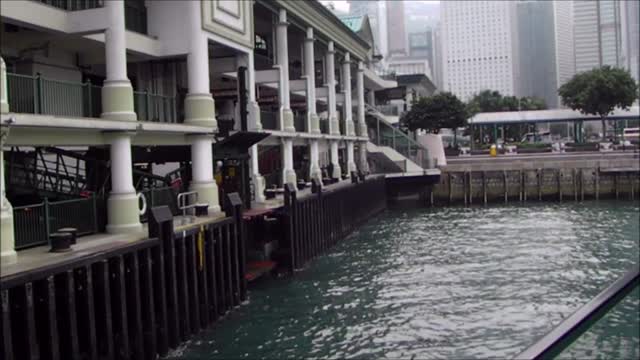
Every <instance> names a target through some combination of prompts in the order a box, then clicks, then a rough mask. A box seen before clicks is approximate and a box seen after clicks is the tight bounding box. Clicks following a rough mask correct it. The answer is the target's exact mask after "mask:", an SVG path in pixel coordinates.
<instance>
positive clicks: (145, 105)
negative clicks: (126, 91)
mask: <svg viewBox="0 0 640 360" xmlns="http://www.w3.org/2000/svg"><path fill="white" fill-rule="evenodd" d="M133 107H134V109H135V112H136V113H137V114H138V120H141V121H152V122H162V123H177V122H178V116H177V114H176V98H175V97H173V96H164V95H156V94H151V93H149V92H146V91H134V92H133Z"/></svg>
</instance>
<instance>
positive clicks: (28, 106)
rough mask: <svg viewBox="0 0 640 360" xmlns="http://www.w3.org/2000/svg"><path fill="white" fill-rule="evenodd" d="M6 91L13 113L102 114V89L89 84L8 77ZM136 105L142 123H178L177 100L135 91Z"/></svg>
mask: <svg viewBox="0 0 640 360" xmlns="http://www.w3.org/2000/svg"><path fill="white" fill-rule="evenodd" d="M7 87H8V95H9V108H10V109H11V111H12V112H16V113H28V114H47V115H58V116H74V117H92V118H97V117H100V114H101V113H102V87H100V86H97V85H93V84H91V83H90V82H85V83H76V82H70V81H61V80H52V79H47V78H44V77H42V76H40V75H36V76H30V75H22V74H12V73H7ZM133 102H134V110H135V112H136V113H137V114H138V119H139V120H141V121H154V122H164V123H176V122H179V120H178V117H177V114H176V99H175V97H174V96H165V95H158V94H152V93H149V92H147V91H134V96H133Z"/></svg>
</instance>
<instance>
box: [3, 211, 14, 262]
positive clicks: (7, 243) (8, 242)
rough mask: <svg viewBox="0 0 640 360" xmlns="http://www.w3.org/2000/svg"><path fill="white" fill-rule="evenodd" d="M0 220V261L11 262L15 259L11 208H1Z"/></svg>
mask: <svg viewBox="0 0 640 360" xmlns="http://www.w3.org/2000/svg"><path fill="white" fill-rule="evenodd" d="M1 216H2V221H1V222H0V235H2V237H0V249H2V251H1V252H0V261H1V262H2V263H3V264H13V263H15V262H16V261H17V256H18V255H17V253H16V251H15V235H14V232H13V209H11V207H9V208H5V209H2V215H1Z"/></svg>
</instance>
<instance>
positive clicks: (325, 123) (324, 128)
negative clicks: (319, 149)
mask: <svg viewBox="0 0 640 360" xmlns="http://www.w3.org/2000/svg"><path fill="white" fill-rule="evenodd" d="M320 132H321V133H323V134H328V133H329V119H320Z"/></svg>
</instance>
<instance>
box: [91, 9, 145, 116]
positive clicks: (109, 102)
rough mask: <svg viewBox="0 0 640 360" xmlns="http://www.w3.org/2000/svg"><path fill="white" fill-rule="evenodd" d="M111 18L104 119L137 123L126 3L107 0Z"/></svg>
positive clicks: (106, 51) (107, 50) (106, 53)
mask: <svg viewBox="0 0 640 360" xmlns="http://www.w3.org/2000/svg"><path fill="white" fill-rule="evenodd" d="M104 8H105V10H106V14H107V17H108V23H109V25H108V27H107V29H106V30H105V33H104V34H105V57H106V72H107V73H106V75H107V76H106V80H105V81H104V85H103V86H102V114H100V117H101V118H104V119H110V120H122V121H136V120H137V115H136V113H135V112H134V109H133V88H132V87H131V82H130V81H129V79H128V78H127V43H126V33H125V26H124V1H123V0H113V1H105V4H104Z"/></svg>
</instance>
